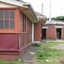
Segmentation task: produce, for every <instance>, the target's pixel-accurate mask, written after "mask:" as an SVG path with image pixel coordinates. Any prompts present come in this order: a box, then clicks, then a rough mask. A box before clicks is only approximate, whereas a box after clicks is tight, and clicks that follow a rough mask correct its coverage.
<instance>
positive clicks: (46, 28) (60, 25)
mask: <svg viewBox="0 0 64 64" xmlns="http://www.w3.org/2000/svg"><path fill="white" fill-rule="evenodd" d="M42 39H54V40H57V39H64V21H58V20H57V21H53V20H52V21H47V22H46V24H44V25H43V26H42Z"/></svg>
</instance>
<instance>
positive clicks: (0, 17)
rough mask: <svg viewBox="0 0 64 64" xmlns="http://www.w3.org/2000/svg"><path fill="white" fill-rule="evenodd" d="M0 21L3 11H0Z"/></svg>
mask: <svg viewBox="0 0 64 64" xmlns="http://www.w3.org/2000/svg"><path fill="white" fill-rule="evenodd" d="M0 19H3V10H0Z"/></svg>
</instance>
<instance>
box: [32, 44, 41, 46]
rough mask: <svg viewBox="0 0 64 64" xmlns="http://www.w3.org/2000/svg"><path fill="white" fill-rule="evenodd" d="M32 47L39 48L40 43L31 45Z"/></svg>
mask: <svg viewBox="0 0 64 64" xmlns="http://www.w3.org/2000/svg"><path fill="white" fill-rule="evenodd" d="M32 46H34V47H40V46H41V43H33V44H32Z"/></svg>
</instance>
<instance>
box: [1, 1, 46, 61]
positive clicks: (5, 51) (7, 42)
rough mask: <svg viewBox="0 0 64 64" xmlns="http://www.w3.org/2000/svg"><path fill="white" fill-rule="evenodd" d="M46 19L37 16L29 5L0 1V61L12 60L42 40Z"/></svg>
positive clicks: (20, 2) (21, 2)
mask: <svg viewBox="0 0 64 64" xmlns="http://www.w3.org/2000/svg"><path fill="white" fill-rule="evenodd" d="M45 21H46V17H45V16H43V15H41V16H40V15H39V14H38V15H37V13H35V12H34V10H33V8H32V6H31V4H30V3H27V2H23V1H21V0H0V59H4V60H13V59H15V58H16V57H17V58H19V59H20V58H21V56H22V55H23V54H24V53H25V52H26V51H27V50H28V49H29V48H30V45H31V43H32V42H34V41H41V40H42V24H43V23H45Z"/></svg>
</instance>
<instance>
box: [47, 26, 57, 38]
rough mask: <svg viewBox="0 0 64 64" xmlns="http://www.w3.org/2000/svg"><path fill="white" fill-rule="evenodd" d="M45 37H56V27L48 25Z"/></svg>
mask: <svg viewBox="0 0 64 64" xmlns="http://www.w3.org/2000/svg"><path fill="white" fill-rule="evenodd" d="M46 35H47V36H46V37H47V39H56V29H55V26H48V29H47V33H46Z"/></svg>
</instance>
